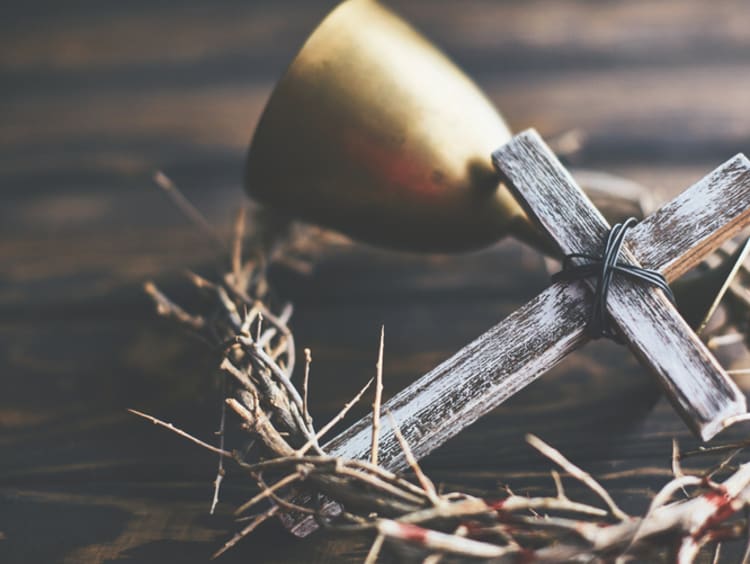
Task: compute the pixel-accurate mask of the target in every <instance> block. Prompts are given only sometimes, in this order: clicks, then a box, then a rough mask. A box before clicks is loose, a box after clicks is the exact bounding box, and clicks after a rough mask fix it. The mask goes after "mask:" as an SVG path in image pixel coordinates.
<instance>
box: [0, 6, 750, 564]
mask: <svg viewBox="0 0 750 564" xmlns="http://www.w3.org/2000/svg"><path fill="white" fill-rule="evenodd" d="M332 4H333V2H323V1H314V2H313V1H310V0H305V1H302V0H298V1H293V0H285V1H280V0H274V1H271V0H266V1H249V0H243V1H232V0H220V1H219V0H215V1H213V2H201V1H197V0H188V1H184V2H164V1H160V2H155V1H148V2H147V1H143V0H131V1H129V2H117V1H113V0H112V1H102V0H97V1H89V0H78V1H70V2H64V3H63V2H57V1H53V0H39V1H36V2H26V3H20V2H17V3H14V5H11V6H6V7H5V9H4V10H3V12H4V13H3V18H2V19H0V81H1V85H0V190H1V192H0V194H2V205H1V206H0V235H1V238H0V449H1V450H0V561H2V562H10V563H17V562H76V563H78V562H84V563H88V562H112V561H117V562H134V563H135V562H172V561H175V562H176V561H180V562H205V561H206V560H207V558H208V556H209V555H210V554H211V553H212V552H213V551H214V550H215V549H216V548H217V546H219V544H220V543H221V542H222V541H223V539H225V538H226V537H227V534H228V532H227V531H229V530H230V529H232V528H233V525H232V523H231V520H230V518H229V515H230V513H231V501H230V502H228V503H226V504H224V505H221V506H220V512H219V513H220V515H218V516H216V517H209V516H208V515H207V511H208V506H209V502H210V496H211V480H212V479H213V474H214V465H215V460H214V458H213V457H212V456H208V455H207V454H205V453H204V452H202V451H200V450H198V449H196V448H195V447H193V446H191V445H188V444H185V443H184V442H182V441H180V440H179V439H177V438H176V437H174V436H171V435H169V434H167V433H166V432H164V431H162V430H159V429H157V428H155V427H152V426H149V425H147V424H145V423H144V422H142V421H139V420H136V419H135V418H134V417H132V416H129V415H127V414H126V413H125V409H126V408H127V407H136V408H139V409H142V410H146V411H149V412H152V413H154V414H156V415H158V416H160V417H163V418H165V419H168V420H171V421H173V422H175V423H177V424H179V425H181V426H183V427H184V428H186V429H188V430H190V431H191V432H194V433H196V434H197V435H199V436H201V437H204V438H210V437H211V432H212V431H213V430H214V429H215V428H216V425H217V418H218V405H219V403H218V402H219V398H218V395H217V392H216V388H215V385H214V383H213V382H214V380H213V371H214V368H215V366H216V359H215V358H213V357H212V356H211V355H210V354H209V353H208V351H206V350H205V349H203V348H202V347H201V346H200V345H199V344H196V342H195V341H194V340H192V339H191V338H190V337H189V336H188V335H186V334H184V333H181V332H179V331H176V330H175V329H174V328H173V327H172V326H171V325H170V324H168V323H165V322H163V321H161V320H158V319H157V318H156V317H155V314H154V313H153V311H152V307H151V305H150V303H149V301H148V300H147V299H146V298H145V297H144V295H143V293H142V292H141V284H142V282H143V281H144V280H146V279H150V278H153V279H156V280H157V282H159V283H160V284H161V285H162V286H163V287H165V288H167V289H169V290H170V291H172V292H174V293H175V294H176V295H178V296H181V297H184V298H185V299H189V298H188V297H187V296H188V295H187V293H186V291H185V288H184V285H183V284H182V283H181V282H180V281H179V273H180V272H181V270H182V269H184V268H186V267H189V268H192V269H196V270H198V271H200V272H202V273H204V274H207V275H210V274H211V273H212V271H213V265H214V264H215V260H214V259H215V252H214V250H213V248H212V247H211V246H210V245H209V244H208V243H207V242H206V241H205V240H204V239H203V238H202V236H201V235H200V234H199V233H197V232H196V231H195V230H194V229H193V228H192V227H191V226H190V225H188V224H187V223H186V221H185V220H184V219H183V217H182V216H180V215H179V213H178V212H177V211H176V210H175V209H174V208H173V207H172V206H171V205H170V204H169V203H168V202H167V201H166V199H165V197H164V196H163V194H161V193H160V192H159V191H158V190H157V189H156V188H154V187H153V185H152V183H151V181H150V177H151V175H152V173H153V171H154V170H155V169H157V168H160V169H163V170H165V171H166V172H167V173H168V174H169V175H170V176H172V177H173V178H174V179H175V180H176V181H177V183H178V184H179V185H181V186H182V188H183V189H184V191H185V193H186V194H187V195H188V196H189V197H190V198H191V199H192V200H193V201H194V202H195V203H196V204H197V205H198V206H199V207H200V208H201V209H202V210H203V211H204V212H205V213H206V214H207V215H208V217H209V218H210V219H211V221H212V222H214V223H215V224H216V225H217V226H219V227H221V228H222V229H226V228H227V227H228V226H229V224H230V222H231V218H232V216H233V214H234V210H235V209H236V207H237V205H238V204H239V203H240V202H241V201H242V199H243V194H242V191H241V185H240V178H241V170H242V161H243V155H244V152H245V149H246V145H247V143H248V140H249V139H250V136H251V134H252V131H253V127H254V124H255V122H256V120H257V118H258V116H259V114H260V112H261V110H262V107H263V104H264V101H265V100H266V98H267V96H268V94H269V92H270V90H271V88H272V86H273V83H274V81H275V80H276V79H277V78H278V76H279V75H280V73H281V72H282V71H283V69H284V67H285V65H286V63H287V62H288V60H289V59H290V58H291V57H292V55H293V53H294V52H295V50H296V48H297V46H298V45H299V44H300V43H301V42H302V40H303V39H304V37H305V35H306V34H307V33H308V31H309V30H310V29H312V27H313V26H314V24H315V22H316V21H318V20H319V19H320V18H321V17H322V15H323V14H324V13H325V12H326V10H327V9H328V8H329V7H330V6H331V5H332ZM389 4H392V5H393V6H395V7H396V8H397V9H398V10H399V11H401V12H402V13H403V14H405V15H406V16H407V17H408V19H410V20H411V21H412V22H414V23H415V24H416V25H417V26H418V27H419V28H421V29H422V30H423V31H425V32H426V33H427V35H428V36H430V37H431V38H432V39H433V40H434V41H435V42H436V43H437V44H438V45H440V46H441V47H443V48H444V49H445V50H446V51H447V52H448V53H449V54H450V55H452V56H453V57H454V58H455V59H456V60H457V62H458V63H459V64H460V65H461V66H462V67H464V68H465V69H466V71H467V72H468V73H469V74H470V75H471V76H473V77H474V78H475V79H476V80H477V81H478V82H479V84H480V85H481V86H482V87H483V88H484V89H486V91H487V93H488V94H489V96H490V97H491V99H492V100H493V101H494V102H496V103H497V105H498V107H499V108H501V110H502V112H503V113H504V115H505V116H506V117H507V119H508V120H509V122H510V124H511V125H512V127H513V128H514V129H515V130H519V129H521V128H524V127H528V126H534V127H536V128H538V129H539V130H540V131H541V132H542V134H544V135H547V136H551V135H555V134H558V133H561V132H564V131H567V130H570V129H574V128H578V129H581V130H582V131H583V132H585V133H586V135H587V139H588V140H587V143H586V145H585V147H584V149H583V151H582V152H581V154H580V155H579V156H578V159H577V164H579V165H582V166H586V167H591V168H595V169H600V170H606V171H609V172H615V173H618V174H621V175H623V176H626V177H629V178H632V179H635V180H638V181H640V182H643V183H645V184H647V185H649V186H652V187H653V188H654V190H655V191H656V194H657V195H658V196H659V197H666V195H668V194H672V193H674V192H675V191H678V190H681V189H683V188H684V187H686V186H687V185H688V184H689V183H691V182H692V181H694V180H696V179H698V178H699V177H701V176H702V175H703V174H705V173H706V172H708V171H709V170H710V169H712V168H713V167H715V166H716V165H718V164H719V163H720V162H722V161H724V160H725V159H727V158H729V157H730V156H731V155H733V154H734V153H736V152H738V151H742V150H747V149H748V148H749V146H750V111H748V100H750V96H749V94H750V59H748V53H750V50H749V49H750V25H748V23H749V22H750V5H749V4H747V3H746V2H743V1H740V0H737V1H722V2H704V1H702V0H691V1H686V0H667V1H663V2H658V3H655V2H648V1H645V0H643V1H635V2H633V1H624V0H623V1H611V2H592V1H585V0H565V1H558V2H543V1H489V0H486V1H480V0H471V1H467V0H417V1H415V0H412V1H409V2H407V1H405V0H403V1H401V0H399V1H395V0H394V1H392V2H389ZM278 284H279V290H280V291H281V292H282V293H283V294H284V295H285V297H288V298H290V299H292V300H293V301H295V303H296V304H297V309H296V315H295V320H294V323H293V328H294V329H295V331H296V333H297V336H298V343H299V344H300V346H309V347H311V348H312V349H313V352H314V358H315V363H314V369H313V392H312V402H313V408H314V413H315V414H316V415H317V418H318V421H324V420H325V418H326V417H328V416H329V415H330V414H332V413H334V412H335V411H336V409H337V406H339V405H340V404H341V403H343V401H344V400H345V399H346V398H348V397H349V395H350V394H351V393H353V392H354V391H355V390H356V389H357V388H358V387H359V386H360V385H361V384H362V383H363V382H364V381H365V379H366V378H368V377H369V376H371V375H372V374H373V370H374V362H375V356H376V348H377V336H378V331H379V327H380V324H381V323H385V326H386V362H385V374H386V380H385V387H386V393H387V394H392V393H394V392H396V391H397V390H398V389H400V388H401V387H402V386H404V385H405V384H406V383H408V382H409V381H411V380H412V379H414V378H416V377H417V376H418V375H419V374H421V373H422V372H424V371H426V370H427V369H429V368H430V367H432V366H433V365H434V364H436V363H437V362H439V361H440V360H442V359H444V358H446V357H447V356H448V355H450V354H451V353H452V352H454V351H455V350H457V349H458V348H459V347H460V346H461V345H462V344H463V343H465V342H466V341H468V340H470V339H472V338H474V337H475V336H477V335H478V334H479V333H481V332H482V331H484V330H485V329H487V328H488V327H489V326H491V325H492V324H493V323H495V322H496V321H497V320H499V319H500V318H502V317H503V316H504V315H507V314H508V313H509V312H511V311H512V310H513V309H514V308H515V307H517V306H518V305H519V304H521V303H523V302H524V301H526V300H527V299H529V298H530V297H532V296H533V295H534V294H535V293H536V292H537V291H539V290H540V289H541V288H543V287H544V286H545V284H546V274H545V272H544V269H543V268H542V265H541V262H540V258H539V256H538V255H536V254H535V253H534V252H532V251H531V250H529V249H525V248H522V247H521V246H520V245H518V244H516V243H513V242H505V243H501V244H500V245H498V246H497V247H495V248H493V249H490V250H488V251H484V252H481V253H474V254H469V255H463V256H454V257H423V256H412V255H400V254H394V253H387V252H382V251H377V250H374V249H370V248H366V247H364V246H356V245H355V246H351V247H347V248H343V249H339V250H337V251H336V252H329V253H327V254H326V256H325V257H324V258H322V259H321V260H320V261H319V263H318V265H317V268H316V270H315V272H314V274H313V275H312V276H311V277H309V278H305V277H302V276H297V275H292V274H290V273H283V272H282V273H281V274H280V275H279V277H278ZM741 384H742V385H743V386H745V387H748V384H749V383H748V382H744V383H743V382H741ZM654 404H655V408H653V409H652V406H653V405H654ZM527 431H533V432H535V433H538V434H540V435H541V436H542V437H543V438H545V439H546V440H548V441H550V442H552V443H553V444H555V445H556V446H558V447H559V448H560V449H561V450H562V451H563V452H565V453H566V454H568V455H569V456H570V457H571V458H572V459H573V460H575V461H576V462H578V463H579V464H581V465H583V466H584V467H586V468H588V469H590V470H591V471H593V472H594V473H595V474H596V475H598V476H600V477H601V478H602V480H603V481H604V482H605V483H606V485H607V486H608V487H609V488H611V489H612V490H613V491H614V493H615V496H616V498H617V499H618V500H620V501H621V502H622V503H623V505H624V506H625V507H626V508H628V509H630V510H633V511H636V510H643V509H644V507H645V506H646V494H647V493H648V492H649V491H653V490H654V489H655V488H658V487H659V485H660V484H661V483H662V482H663V481H664V480H665V479H666V478H667V477H668V476H669V453H670V441H671V438H672V436H677V437H679V438H680V439H681V441H682V443H683V444H684V445H685V446H686V447H688V446H690V445H694V444H695V441H694V440H693V439H692V438H691V437H690V436H689V435H688V433H687V432H686V430H685V428H684V427H683V425H682V423H681V422H680V421H679V420H678V418H677V417H676V415H674V413H673V412H672V411H671V409H670V408H669V406H668V405H666V404H665V403H664V401H663V400H659V398H658V394H657V392H655V390H654V389H653V386H652V385H651V384H650V379H649V378H648V377H647V375H644V374H643V373H642V371H641V369H640V368H639V367H638V366H637V365H636V364H635V362H634V361H632V360H631V359H630V357H629V355H628V354H627V353H626V352H624V351H621V350H619V349H618V348H617V347H615V346H612V345H607V344H606V343H600V344H594V345H591V346H589V347H588V348H587V349H586V350H585V352H583V353H581V354H577V355H575V356H574V357H572V358H570V359H569V361H567V362H566V363H565V364H564V365H563V366H561V367H560V368H558V369H556V370H554V371H553V373H551V374H549V375H548V376H546V377H545V378H543V379H542V380H541V381H539V382H537V383H536V384H534V385H532V386H531V387H530V388H529V389H528V390H526V391H525V392H524V393H522V394H521V395H520V396H518V397H517V398H514V399H513V400H512V401H511V402H509V403H508V404H507V405H506V406H504V407H502V408H501V409H499V410H498V411H497V412H496V413H494V414H492V415H491V416H489V417H488V418H486V419H484V420H483V421H481V422H480V423H478V424H477V425H476V426H474V427H472V428H471V429H469V430H467V431H466V432H464V433H463V434H461V435H460V436H459V437H458V438H456V439H454V440H453V441H451V442H450V443H449V444H448V445H446V446H445V447H444V448H442V449H440V450H439V451H438V452H436V453H435V454H434V455H433V456H431V457H430V458H429V459H427V461H426V463H425V464H426V468H427V469H428V471H429V473H430V474H431V475H432V476H433V477H434V478H435V479H436V481H439V482H442V483H445V484H447V487H462V488H467V489H469V490H471V491H483V492H488V493H490V494H491V493H492V492H495V491H498V490H499V489H500V488H501V486H502V485H503V484H505V483H510V484H511V485H514V486H516V489H517V490H518V491H526V490H528V491H531V490H533V489H535V488H539V487H541V486H542V485H543V484H547V481H545V480H546V478H545V475H546V474H545V473H546V472H547V470H548V467H549V465H548V463H547V462H546V461H544V460H541V459H540V458H539V457H538V456H537V455H536V454H534V453H533V452H531V451H530V449H529V448H528V447H527V446H526V445H525V443H524V442H523V434H524V433H525V432H527ZM739 433H741V431H737V432H736V433H735V435H737V434H739ZM230 478H231V477H230ZM573 491H574V492H575V491H576V490H575V489H574V490H573ZM243 494H244V495H247V490H246V487H245V485H244V484H243V482H242V480H241V479H240V477H235V479H230V480H229V481H228V485H227V489H226V497H227V498H228V499H230V500H232V499H235V500H236V499H238V498H239V497H240V496H242V495H243ZM364 547H365V545H363V544H362V539H345V540H336V539H334V538H332V537H331V536H328V535H319V536H316V537H313V538H309V539H307V540H305V541H292V540H290V539H288V538H287V537H286V536H285V534H284V533H283V532H282V531H280V530H279V529H278V528H277V527H275V526H270V527H267V528H266V529H264V531H263V532H262V533H261V534H260V535H258V536H256V537H255V538H253V539H250V540H248V541H247V542H245V543H244V544H243V545H242V546H241V547H240V548H238V549H236V550H235V551H234V552H232V553H230V554H229V555H228V556H227V558H226V559H225V560H226V561H238V562H239V561H243V562H250V561H253V562H258V561H280V562H288V561H298V560H308V561H331V560H335V559H338V558H340V559H354V560H357V559H361V558H362V555H363V550H364Z"/></svg>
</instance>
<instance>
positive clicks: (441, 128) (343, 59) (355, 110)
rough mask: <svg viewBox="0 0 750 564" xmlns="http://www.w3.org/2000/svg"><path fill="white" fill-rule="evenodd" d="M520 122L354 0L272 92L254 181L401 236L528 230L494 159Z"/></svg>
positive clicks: (266, 191) (269, 193) (361, 235)
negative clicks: (509, 122)
mask: <svg viewBox="0 0 750 564" xmlns="http://www.w3.org/2000/svg"><path fill="white" fill-rule="evenodd" d="M510 135H511V134H510V131H509V130H508V127H507V126H506V124H505V122H504V121H503V119H502V118H501V117H500V115H499V114H498V113H497V111H496V110H495V109H494V107H493V106H492V105H491V104H490V102H489V101H488V100H487V99H486V98H485V97H484V95H483V94H482V92H481V91H480V90H479V88H478V87H477V86H476V85H475V84H474V83H473V82H472V81H471V80H470V79H469V78H467V77H466V76H465V75H464V74H463V73H462V72H461V71H460V70H459V69H458V68H457V67H456V66H455V65H454V64H453V63H451V62H450V61H449V60H448V59H447V58H446V57H445V56H444V55H443V54H442V53H440V52H439V51H438V50H437V49H436V48H435V47H433V46H432V45H431V44H430V43H429V42H428V41H427V40H426V39H425V38H423V37H422V36H421V35H420V34H419V33H417V32H416V31H415V30H414V29H413V28H411V27H410V26H409V25H408V24H407V23H405V22H404V21H403V20H401V19H400V18H399V17H398V16H396V15H395V14H393V13H392V12H390V11H389V10H388V9H386V8H385V7H383V6H382V5H380V4H378V3H377V2H375V1H373V0H348V1H347V2H344V3H342V4H340V5H339V6H338V7H337V8H336V9H335V10H333V12H331V13H330V14H329V15H328V17H327V18H326V19H325V20H324V21H323V22H322V23H321V24H320V25H319V27H318V28H317V29H316V30H315V31H314V32H313V34H312V35H311V36H310V37H309V39H308V40H307V42H306V43H305V45H304V46H303V47H302V50H301V51H300V52H299V54H298V55H297V57H296V58H295V60H294V61H293V62H292V64H291V65H290V67H289V69H288V70H287V72H286V74H285V76H284V77H283V78H282V79H281V81H280V82H279V84H278V85H277V87H276V89H275V91H274V92H273V94H272V96H271V99H270V100H269V102H268V105H267V107H266V109H265V111H264V114H263V116H262V117H261V120H260V122H259V125H258V127H257V130H256V132H255V136H254V139H253V141H252V144H251V148H250V152H249V155H248V160H247V169H246V177H245V186H246V188H247V190H248V192H249V193H250V194H251V195H252V196H253V197H254V198H255V199H257V200H259V201H260V202H263V203H265V204H267V205H269V206H271V207H273V208H275V209H277V210H281V211H283V212H285V213H287V214H289V215H291V216H294V217H299V218H302V219H305V220H308V221H312V222H316V223H319V224H322V225H324V226H327V227H331V228H334V229H337V230H340V231H342V232H344V233H346V234H348V235H351V236H352V237H354V238H356V239H360V240H362V241H365V242H369V243H375V244H381V245H387V246H391V247H394V248H397V249H403V250H420V251H459V250H464V249H470V248H476V247H481V246H484V245H488V244H490V243H493V242H495V241H497V240H498V239H500V238H501V237H503V236H504V235H506V234H509V233H510V234H513V235H515V236H518V237H520V238H522V239H527V240H530V239H534V237H535V233H536V232H535V231H534V230H533V229H532V228H531V227H530V225H529V223H528V220H527V219H526V216H525V214H524V212H523V211H522V210H521V208H520V207H519V205H518V204H517V203H516V201H515V200H514V199H513V197H512V196H511V195H510V193H509V192H508V191H507V190H506V189H505V187H503V186H502V185H501V184H500V183H499V180H498V177H497V174H496V173H495V171H494V169H493V167H492V164H491V161H490V154H491V152H492V151H493V150H494V149H496V148H497V147H499V146H500V145H502V144H503V143H505V142H506V141H507V140H508V139H509V138H510Z"/></svg>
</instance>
